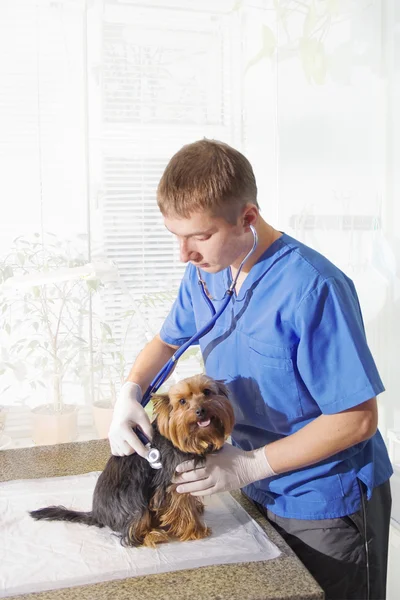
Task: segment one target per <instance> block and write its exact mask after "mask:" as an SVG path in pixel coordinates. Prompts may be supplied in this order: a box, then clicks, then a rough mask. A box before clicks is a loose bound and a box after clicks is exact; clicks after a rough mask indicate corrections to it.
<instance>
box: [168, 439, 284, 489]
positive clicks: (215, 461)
mask: <svg viewBox="0 0 400 600" xmlns="http://www.w3.org/2000/svg"><path fill="white" fill-rule="evenodd" d="M176 472H177V473H178V475H177V476H175V477H174V479H173V483H176V484H179V485H178V487H177V488H176V491H177V492H179V493H180V494H191V495H192V496H209V495H211V494H216V493H218V492H227V491H230V490H237V489H239V488H242V487H244V486H246V485H248V484H249V483H253V482H254V481H260V480H261V479H265V478H266V477H272V476H273V475H276V473H275V472H274V471H273V469H272V468H271V466H270V464H269V462H268V459H267V457H266V455H265V451H264V448H258V449H257V450H250V451H249V452H245V451H244V450H240V449H239V448H235V447H234V446H231V445H230V444H225V445H224V446H223V447H222V449H221V450H220V451H219V452H216V453H215V454H210V455H209V456H207V459H206V462H205V465H203V466H201V467H198V468H197V469H194V463H193V461H186V462H183V463H181V464H180V465H178V466H177V468H176ZM182 484H183V485H182Z"/></svg>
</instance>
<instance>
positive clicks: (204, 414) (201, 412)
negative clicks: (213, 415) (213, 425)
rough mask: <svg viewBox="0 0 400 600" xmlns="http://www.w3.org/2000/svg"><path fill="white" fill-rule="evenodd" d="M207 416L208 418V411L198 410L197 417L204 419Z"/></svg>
mask: <svg viewBox="0 0 400 600" xmlns="http://www.w3.org/2000/svg"><path fill="white" fill-rule="evenodd" d="M205 416H206V409H205V408H198V409H197V410H196V417H200V418H203V417H205Z"/></svg>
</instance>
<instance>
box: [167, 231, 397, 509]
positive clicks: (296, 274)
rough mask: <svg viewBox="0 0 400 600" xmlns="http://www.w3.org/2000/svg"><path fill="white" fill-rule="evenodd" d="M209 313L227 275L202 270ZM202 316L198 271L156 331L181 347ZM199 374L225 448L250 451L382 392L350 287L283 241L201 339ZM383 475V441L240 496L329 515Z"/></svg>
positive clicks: (386, 469) (321, 261)
mask: <svg viewBox="0 0 400 600" xmlns="http://www.w3.org/2000/svg"><path fill="white" fill-rule="evenodd" d="M202 277H203V278H204V280H205V282H206V284H207V288H208V290H209V292H210V293H211V295H212V297H213V298H216V300H215V301H214V305H215V308H216V309H217V310H218V308H219V306H220V304H221V300H222V297H223V295H224V293H225V290H226V289H227V288H228V287H229V285H230V283H231V272H230V269H225V270H224V271H221V272H220V273H217V274H208V273H205V272H202ZM209 319H210V310H209V308H208V306H207V304H206V302H205V300H204V298H203V297H202V295H201V292H200V289H199V284H198V280H197V273H196V269H195V267H193V265H191V264H189V265H188V267H187V269H186V272H185V275H184V277H183V280H182V283H181V286H180V290H179V295H178V298H177V299H176V301H175V303H174V305H173V307H172V309H171V312H170V313H169V315H168V317H167V319H166V321H165V323H164V325H163V327H162V329H161V332H160V335H161V339H162V340H164V341H165V342H167V343H168V344H175V345H181V344H183V343H184V342H186V341H187V340H188V339H189V338H190V337H191V336H192V335H193V334H194V333H195V332H196V331H197V330H199V329H200V328H201V327H203V326H204V325H205V324H206V323H207V322H208V321H209ZM200 346H201V351H202V354H203V359H204V364H205V369H206V372H207V374H208V375H210V376H211V377H214V378H215V379H223V380H225V382H226V384H227V385H228V387H229V389H230V391H231V401H232V404H233V407H234V411H235V417H236V425H235V428H234V431H233V433H232V441H233V444H234V445H236V446H239V447H240V448H242V449H243V450H250V449H253V448H259V447H261V446H264V445H266V444H269V443H270V442H273V441H275V440H279V439H281V438H283V437H285V436H288V435H290V434H292V433H295V432H296V431H298V430H299V429H301V428H302V427H304V426H305V425H307V423H310V422H311V421H313V420H314V419H316V418H317V417H318V416H319V415H321V414H327V415H329V414H335V413H338V412H341V411H343V410H346V409H348V408H351V407H353V406H357V405H358V404H360V403H362V402H365V401H366V400H369V399H370V398H372V397H374V396H376V395H377V394H379V393H380V392H382V391H384V386H383V384H382V381H381V379H380V377H379V373H378V371H377V368H376V366H375V363H374V360H373V358H372V356H371V353H370V350H369V348H368V345H367V341H366V337H365V331H364V325H363V320H362V316H361V310H360V305H359V302H358V298H357V293H356V290H355V287H354V284H353V282H352V281H351V280H350V279H349V278H348V277H346V275H344V273H342V271H340V270H339V269H338V268H337V267H335V265H333V264H332V263H331V262H330V261H329V260H327V259H326V258H325V257H324V256H322V255H321V254H319V253H318V252H316V251H315V250H312V249H311V248H309V247H307V246H305V245H304V244H301V243H300V242H298V241H297V240H295V239H293V238H292V237H290V236H288V235H286V234H283V235H282V236H281V237H280V238H279V239H278V240H276V241H275V242H274V243H273V244H272V245H271V246H270V247H269V248H268V249H267V250H266V251H265V252H264V254H263V255H262V256H261V257H260V259H259V260H258V261H257V263H256V264H255V265H254V266H253V267H252V269H251V271H250V273H249V274H248V275H247V277H246V279H245V281H244V283H243V284H242V286H241V288H240V291H239V294H238V295H237V296H234V298H233V300H232V301H231V304H230V305H229V306H228V308H227V309H226V310H225V312H224V313H223V315H222V316H221V317H220V319H219V320H218V321H217V324H216V325H215V326H214V328H213V329H212V331H211V332H209V333H208V334H207V335H206V336H204V337H203V338H202V339H201V340H200ZM391 474H392V466H391V463H390V460H389V457H388V454H387V451H386V447H385V444H384V442H383V440H382V436H381V434H380V433H379V431H377V432H376V433H375V435H374V436H373V437H372V438H371V439H369V440H368V441H365V442H362V443H360V444H357V445H355V446H353V447H351V448H349V449H347V450H344V451H343V452H339V453H338V454H335V455H334V456H331V457H330V458H328V459H326V460H324V461H322V462H320V463H317V464H315V465H312V466H310V467H307V468H303V469H297V470H295V471H291V472H289V473H284V474H282V475H277V476H275V477H272V478H270V479H264V480H262V481H259V482H256V483H254V484H251V485H249V486H247V487H246V488H244V491H245V493H246V494H247V495H248V496H250V497H251V498H252V499H253V500H255V501H257V502H259V503H261V504H263V505H264V506H265V507H267V508H269V509H270V510H271V511H272V512H273V513H275V514H277V515H279V516H282V517H290V518H296V519H328V518H336V517H341V516H345V515H348V514H351V513H353V512H355V511H357V510H358V509H359V508H360V492H359V486H358V484H357V478H359V479H360V480H361V481H363V482H364V483H365V485H366V486H367V488H368V498H370V497H371V493H372V489H373V488H374V487H375V486H378V485H380V484H381V483H383V482H385V481H386V480H387V479H388V478H389V477H390V475H391Z"/></svg>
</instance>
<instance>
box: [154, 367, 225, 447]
mask: <svg viewBox="0 0 400 600" xmlns="http://www.w3.org/2000/svg"><path fill="white" fill-rule="evenodd" d="M153 402H154V413H155V415H156V418H157V426H158V429H159V431H160V433H161V435H163V436H164V437H166V438H168V439H169V440H170V441H171V442H172V443H173V445H174V446H175V447H176V448H178V449H179V450H181V451H182V452H188V453H193V454H205V453H207V452H213V451H215V450H219V448H221V446H223V444H224V442H225V440H226V439H227V437H228V436H229V435H230V433H231V431H232V429H233V425H234V413H233V409H232V406H231V404H230V402H229V400H228V390H227V388H226V386H225V385H224V384H223V383H222V382H220V381H216V380H215V379H212V378H211V377H208V376H207V375H195V376H194V377H188V378H187V379H183V380H182V381H180V382H179V383H177V384H175V385H173V386H171V388H170V389H169V392H168V394H155V395H154V396H153Z"/></svg>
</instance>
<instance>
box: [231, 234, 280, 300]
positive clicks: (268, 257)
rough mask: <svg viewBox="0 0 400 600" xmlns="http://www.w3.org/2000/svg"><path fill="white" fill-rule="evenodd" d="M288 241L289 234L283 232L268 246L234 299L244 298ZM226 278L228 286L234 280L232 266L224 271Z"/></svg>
mask: <svg viewBox="0 0 400 600" xmlns="http://www.w3.org/2000/svg"><path fill="white" fill-rule="evenodd" d="M288 241H289V236H287V235H286V233H284V232H282V235H281V236H280V237H279V238H278V239H276V240H274V241H273V242H272V244H271V245H270V246H268V248H267V249H266V250H265V251H264V252H263V253H262V254H261V256H260V257H259V258H258V260H257V261H256V262H255V263H254V265H253V266H252V267H251V269H250V271H249V273H248V275H247V277H246V278H245V280H244V281H243V283H242V285H241V286H240V290H239V293H238V294H237V293H236V292H235V293H234V295H233V299H234V300H235V301H241V300H243V298H244V296H245V294H246V292H247V290H248V289H249V288H250V287H251V285H253V283H254V282H255V281H257V279H259V278H260V277H261V276H262V275H263V274H264V273H265V272H266V271H267V269H268V268H269V267H271V266H272V265H273V264H274V262H275V261H276V260H277V259H278V258H279V256H280V255H281V254H282V251H283V249H284V248H285V247H287V245H288ZM224 280H225V285H226V288H228V287H229V286H230V285H231V283H232V281H233V278H232V271H231V268H230V267H228V268H227V269H225V271H224Z"/></svg>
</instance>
